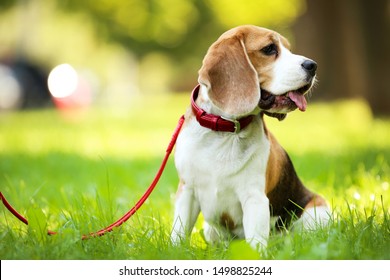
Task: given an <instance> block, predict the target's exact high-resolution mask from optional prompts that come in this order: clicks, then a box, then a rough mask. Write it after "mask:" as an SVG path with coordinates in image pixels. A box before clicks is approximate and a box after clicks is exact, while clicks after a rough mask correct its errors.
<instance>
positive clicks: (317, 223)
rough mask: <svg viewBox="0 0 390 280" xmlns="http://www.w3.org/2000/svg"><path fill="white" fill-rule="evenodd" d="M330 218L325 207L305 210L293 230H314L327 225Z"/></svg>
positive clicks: (328, 211)
mask: <svg viewBox="0 0 390 280" xmlns="http://www.w3.org/2000/svg"><path fill="white" fill-rule="evenodd" d="M331 217H332V214H331V212H330V209H329V208H328V207H327V206H317V207H312V208H308V209H305V211H304V212H303V214H302V216H301V217H300V218H299V219H298V220H297V221H296V222H295V223H294V228H302V229H304V230H315V229H318V228H322V227H325V226H327V225H328V224H329V221H330V219H331Z"/></svg>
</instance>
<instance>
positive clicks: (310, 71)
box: [301, 59, 317, 77]
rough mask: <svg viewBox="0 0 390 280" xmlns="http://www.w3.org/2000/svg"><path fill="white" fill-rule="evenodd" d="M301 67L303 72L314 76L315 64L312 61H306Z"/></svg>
mask: <svg viewBox="0 0 390 280" xmlns="http://www.w3.org/2000/svg"><path fill="white" fill-rule="evenodd" d="M301 66H302V67H303V69H305V71H306V72H307V73H308V74H309V75H310V76H312V77H314V76H315V74H316V70H317V63H316V62H315V61H313V60H310V59H306V60H305V61H304V62H303V63H302V64H301Z"/></svg>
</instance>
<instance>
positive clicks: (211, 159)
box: [175, 120, 269, 224]
mask: <svg viewBox="0 0 390 280" xmlns="http://www.w3.org/2000/svg"><path fill="white" fill-rule="evenodd" d="M268 155H269V142H268V140H267V138H266V137H265V136H264V131H263V127H262V124H261V122H260V120H258V121H257V123H255V124H253V125H252V126H250V127H248V131H245V133H243V134H241V135H237V134H233V133H215V132H213V131H210V130H208V129H205V128H202V127H199V125H198V124H197V123H196V121H195V120H194V122H190V123H189V124H188V125H187V126H186V127H185V128H184V129H183V131H182V132H181V133H180V136H179V139H178V142H177V146H176V153H175V163H176V168H177V170H178V173H179V176H180V179H181V180H182V182H184V187H185V188H192V189H193V193H194V196H195V199H196V200H197V201H198V202H199V204H200V207H201V211H202V212H203V216H204V217H205V219H206V220H207V221H209V222H219V219H220V218H221V217H223V216H225V217H229V219H230V218H231V219H232V221H231V222H232V223H234V224H240V223H241V221H242V206H241V203H242V200H243V199H245V197H246V196H247V195H250V193H251V192H253V191H256V192H257V191H261V192H264V188H265V169H266V164H267V160H268Z"/></svg>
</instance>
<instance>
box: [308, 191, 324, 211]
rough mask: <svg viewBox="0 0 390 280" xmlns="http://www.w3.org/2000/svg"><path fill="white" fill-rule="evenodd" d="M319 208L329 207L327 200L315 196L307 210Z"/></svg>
mask: <svg viewBox="0 0 390 280" xmlns="http://www.w3.org/2000/svg"><path fill="white" fill-rule="evenodd" d="M317 206H328V204H327V203H326V201H325V199H324V198H323V197H322V196H320V195H318V194H316V195H314V197H313V198H312V199H311V200H310V201H309V203H307V204H306V206H305V209H309V208H313V207H317Z"/></svg>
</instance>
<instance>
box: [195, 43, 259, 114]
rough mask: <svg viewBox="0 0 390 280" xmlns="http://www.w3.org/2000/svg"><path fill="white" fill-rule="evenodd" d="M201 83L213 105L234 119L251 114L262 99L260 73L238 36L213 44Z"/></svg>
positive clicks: (202, 70)
mask: <svg viewBox="0 0 390 280" xmlns="http://www.w3.org/2000/svg"><path fill="white" fill-rule="evenodd" d="M198 81H199V83H200V84H203V85H205V86H206V87H207V88H208V92H209V98H210V99H211V101H212V102H213V104H214V105H215V106H217V107H218V108H219V109H221V110H222V111H223V112H225V113H227V114H229V115H232V116H241V115H245V114H248V113H250V112H252V111H253V110H254V109H255V108H256V106H257V105H258V102H259V100H260V86H259V80H258V77H257V72H256V70H255V68H254V67H253V65H252V63H251V62H250V60H249V57H248V54H247V52H246V49H245V45H244V42H243V39H242V38H240V37H239V36H233V37H229V38H223V39H220V40H218V41H217V42H215V43H214V44H213V45H211V47H210V48H209V50H208V52H207V54H206V56H205V58H204V60H203V65H202V68H201V69H200V70H199V80H198Z"/></svg>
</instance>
